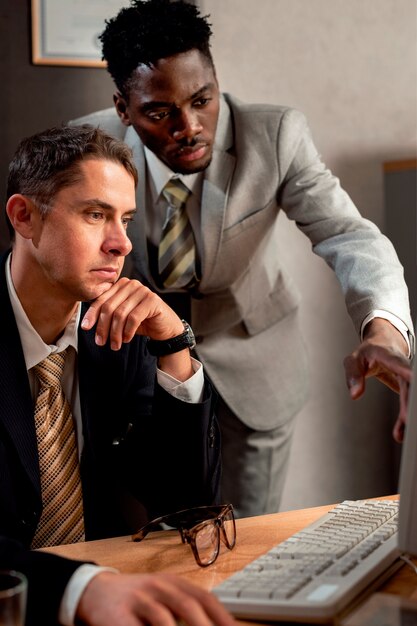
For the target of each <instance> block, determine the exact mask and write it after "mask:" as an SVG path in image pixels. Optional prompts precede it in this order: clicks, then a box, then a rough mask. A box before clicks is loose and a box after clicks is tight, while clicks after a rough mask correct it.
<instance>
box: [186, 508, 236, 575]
mask: <svg viewBox="0 0 417 626" xmlns="http://www.w3.org/2000/svg"><path fill="white" fill-rule="evenodd" d="M220 520H221V527H222V532H223V536H222V539H223V540H224V542H225V544H226V546H227V547H228V548H229V549H231V548H233V546H234V545H235V542H236V529H235V522H234V519H233V513H232V511H227V512H226V513H225V514H224V515H223V516H222V517H221V518H220ZM219 541H220V530H219V526H218V524H217V523H216V520H213V521H211V520H210V521H207V522H206V523H204V524H202V525H201V527H200V528H199V530H198V532H197V534H196V536H195V546H196V548H197V552H198V556H199V558H200V561H201V562H202V563H203V564H210V563H212V562H213V561H214V560H215V558H216V557H217V554H218V552H219Z"/></svg>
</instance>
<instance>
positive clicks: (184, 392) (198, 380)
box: [156, 357, 204, 404]
mask: <svg viewBox="0 0 417 626" xmlns="http://www.w3.org/2000/svg"><path fill="white" fill-rule="evenodd" d="M191 366H192V368H193V372H194V374H193V375H192V376H191V378H189V379H188V380H186V381H184V382H181V381H179V380H177V379H176V378H174V377H173V376H171V375H170V374H167V373H166V372H163V371H162V370H160V369H157V371H156V376H157V380H158V384H159V385H161V387H162V388H163V389H165V391H167V392H168V393H169V394H171V395H172V396H174V398H178V400H182V401H183V402H190V403H192V404H197V403H198V402H201V400H202V398H203V392H204V374H203V366H202V364H201V363H200V361H197V359H194V358H193V357H191Z"/></svg>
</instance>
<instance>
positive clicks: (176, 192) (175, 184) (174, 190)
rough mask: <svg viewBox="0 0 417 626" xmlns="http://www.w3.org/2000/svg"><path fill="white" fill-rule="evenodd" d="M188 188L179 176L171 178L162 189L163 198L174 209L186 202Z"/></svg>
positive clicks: (188, 193)
mask: <svg viewBox="0 0 417 626" xmlns="http://www.w3.org/2000/svg"><path fill="white" fill-rule="evenodd" d="M190 193H191V192H190V190H189V189H188V187H186V186H185V185H184V183H183V182H182V181H181V180H180V179H179V178H171V180H169V181H168V182H167V184H166V185H165V187H164V188H163V190H162V195H163V196H164V198H165V200H166V201H167V202H168V203H169V204H171V205H172V206H173V207H175V208H176V209H179V208H180V207H181V206H182V205H183V204H185V203H186V202H187V198H188V196H189V195H190Z"/></svg>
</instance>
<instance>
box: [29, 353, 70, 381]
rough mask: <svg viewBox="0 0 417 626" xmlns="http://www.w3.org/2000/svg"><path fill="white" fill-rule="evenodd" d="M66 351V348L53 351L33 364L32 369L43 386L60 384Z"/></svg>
mask: <svg viewBox="0 0 417 626" xmlns="http://www.w3.org/2000/svg"><path fill="white" fill-rule="evenodd" d="M66 353H67V351H66V350H63V352H55V353H54V354H50V355H49V356H48V357H46V359H44V360H43V361H41V362H40V363H38V365H35V367H34V368H33V369H34V370H35V373H36V376H37V377H38V378H39V381H40V383H41V384H42V385H43V386H46V387H56V386H60V385H61V378H62V373H63V371H64V365H65V357H66Z"/></svg>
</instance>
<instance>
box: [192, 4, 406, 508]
mask: <svg viewBox="0 0 417 626" xmlns="http://www.w3.org/2000/svg"><path fill="white" fill-rule="evenodd" d="M199 4H200V6H201V8H202V11H203V13H204V14H206V13H208V14H210V21H211V22H212V24H213V30H214V37H213V54H214V59H215V63H216V67H217V72H218V78H219V81H220V85H221V88H222V90H223V91H229V92H232V93H234V95H236V96H238V97H240V98H241V99H243V100H246V101H253V102H256V101H257V102H274V103H279V104H286V105H290V106H294V107H296V108H299V109H301V110H302V111H303V112H304V113H305V114H306V115H307V118H308V119H309V122H310V126H311V128H312V132H313V137H314V138H315V141H316V144H317V146H318V149H319V151H320V153H321V154H322V156H323V158H324V160H325V162H326V163H327V164H328V166H329V167H330V168H331V169H332V170H333V172H334V173H335V174H336V175H337V176H339V177H340V179H341V181H342V184H343V186H344V187H345V188H346V189H347V191H348V192H349V193H350V195H351V196H352V198H353V199H354V201H355V202H356V204H357V206H358V208H359V209H360V210H361V212H362V213H363V215H365V216H366V217H368V218H370V219H372V220H373V221H375V222H376V223H377V224H378V226H379V227H380V228H381V229H383V230H384V222H385V220H384V198H383V178H382V176H383V172H382V163H383V162H384V161H391V160H394V159H397V158H410V157H413V156H415V154H416V139H417V129H416V93H417V92H416V59H417V51H416V39H417V35H416V24H417V21H416V6H417V4H416V2H415V0H368V1H367V2H364V1H363V0H350V1H349V2H346V0H257V2H254V1H253V0H201V2H200V3H199ZM279 253H280V254H281V253H282V254H284V255H285V258H286V259H287V262H288V264H289V265H290V266H291V268H292V271H293V275H294V277H295V279H296V281H297V283H298V285H299V286H300V287H301V290H302V292H303V294H304V301H303V309H302V315H303V323H304V334H305V338H306V341H307V345H308V351H309V355H310V361H311V372H312V377H311V378H312V384H311V398H310V401H309V403H308V405H307V407H306V408H305V410H304V411H303V412H302V413H301V414H300V415H299V417H298V421H297V428H296V436H295V442H294V446H293V451H292V456H291V463H290V471H289V475H288V479H287V486H286V490H285V495H284V501H283V506H282V508H298V507H302V506H307V505H315V504H321V503H327V502H335V501H338V500H341V499H344V498H359V497H367V496H373V495H382V494H383V493H388V492H390V491H393V490H395V489H396V471H395V470H396V464H395V459H396V457H397V456H398V453H399V451H398V449H396V448H395V446H394V445H393V444H392V441H391V436H390V431H391V426H392V422H393V416H394V410H395V408H396V400H397V399H396V397H394V396H393V394H391V393H390V392H388V391H386V390H385V388H383V387H382V385H380V384H379V383H376V382H371V383H370V384H369V385H368V390H367V394H366V397H365V398H364V399H362V400H360V401H356V402H352V401H351V400H350V399H349V397H348V394H347V391H346V387H345V382H344V375H343V367H342V361H343V357H344V356H345V355H346V354H347V353H348V352H349V351H350V350H352V349H353V348H354V347H355V345H356V343H357V338H356V336H355V333H354V330H353V326H352V323H351V321H350V319H349V318H348V316H347V314H346V311H345V308H344V302H343V299H342V297H341V294H340V290H339V287H338V284H337V281H336V279H335V277H334V275H333V274H332V272H331V271H330V270H329V269H328V268H327V266H326V265H325V264H324V263H323V261H321V259H318V258H317V257H315V256H314V255H312V254H311V251H310V246H309V242H308V241H307V240H306V239H305V238H304V237H303V236H302V235H301V234H300V233H299V232H298V231H297V229H296V228H295V226H294V225H293V224H290V223H288V222H287V221H286V220H285V219H283V236H282V250H280V252H279ZM277 349H279V346H277Z"/></svg>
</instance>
